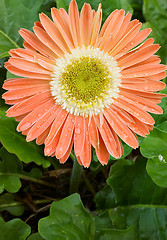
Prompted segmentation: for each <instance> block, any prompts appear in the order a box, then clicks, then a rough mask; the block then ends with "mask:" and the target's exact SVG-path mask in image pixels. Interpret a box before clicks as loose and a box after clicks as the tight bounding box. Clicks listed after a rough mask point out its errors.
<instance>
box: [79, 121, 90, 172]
mask: <svg viewBox="0 0 167 240" xmlns="http://www.w3.org/2000/svg"><path fill="white" fill-rule="evenodd" d="M79 157H80V159H81V162H82V164H83V166H84V167H87V168H88V167H89V165H90V163H91V143H90V139H89V134H88V119H87V118H86V119H85V142H84V147H83V150H82V152H81V153H80V155H79Z"/></svg>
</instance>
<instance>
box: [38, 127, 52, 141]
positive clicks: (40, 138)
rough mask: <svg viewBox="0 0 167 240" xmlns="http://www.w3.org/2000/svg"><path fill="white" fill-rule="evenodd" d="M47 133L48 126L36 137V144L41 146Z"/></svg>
mask: <svg viewBox="0 0 167 240" xmlns="http://www.w3.org/2000/svg"><path fill="white" fill-rule="evenodd" d="M49 131H50V126H49V127H48V128H47V129H46V130H45V131H44V132H43V133H42V134H41V135H39V136H38V137H37V139H36V144H38V145H42V144H43V143H44V142H45V139H46V138H47V136H48V134H49Z"/></svg>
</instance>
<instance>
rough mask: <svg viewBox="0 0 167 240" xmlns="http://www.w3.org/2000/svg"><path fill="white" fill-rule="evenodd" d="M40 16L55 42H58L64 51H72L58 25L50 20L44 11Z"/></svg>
mask: <svg viewBox="0 0 167 240" xmlns="http://www.w3.org/2000/svg"><path fill="white" fill-rule="evenodd" d="M39 17H40V21H41V23H42V25H43V27H44V28H45V31H46V32H47V33H48V35H49V36H50V37H51V38H52V39H53V41H54V42H55V44H57V45H58V46H59V47H60V48H61V50H62V51H63V52H64V53H66V52H70V50H69V47H68V45H67V43H66V42H65V41H64V39H63V37H62V35H61V33H60V31H59V30H58V28H57V27H56V25H55V24H54V23H53V22H52V21H51V20H50V18H49V17H47V16H46V15H45V14H44V13H40V14H39Z"/></svg>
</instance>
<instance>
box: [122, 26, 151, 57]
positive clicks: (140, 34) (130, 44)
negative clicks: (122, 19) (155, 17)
mask: <svg viewBox="0 0 167 240" xmlns="http://www.w3.org/2000/svg"><path fill="white" fill-rule="evenodd" d="M150 32H151V28H147V29H144V30H142V31H140V32H138V33H137V34H136V35H135V36H134V38H132V39H131V40H130V41H129V42H127V44H126V45H125V46H124V48H123V49H121V51H120V52H119V54H123V53H125V52H127V51H129V50H130V49H132V48H134V47H135V46H137V45H138V44H139V43H141V42H142V41H143V40H144V39H146V37H148V35H149V34H150ZM144 46H145V45H144V44H142V47H144ZM139 48H140V49H141V47H140V46H139V47H138V48H137V49H139ZM135 50H136V49H133V50H132V51H135Z"/></svg>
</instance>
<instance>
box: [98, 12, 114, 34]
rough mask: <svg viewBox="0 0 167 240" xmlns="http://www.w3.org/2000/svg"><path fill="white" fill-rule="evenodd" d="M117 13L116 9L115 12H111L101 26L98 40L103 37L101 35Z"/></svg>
mask: <svg viewBox="0 0 167 240" xmlns="http://www.w3.org/2000/svg"><path fill="white" fill-rule="evenodd" d="M117 12H118V9H116V10H115V11H113V12H112V13H111V14H110V15H109V16H108V18H107V19H106V21H105V22H104V24H103V26H102V29H101V31H100V34H99V38H101V37H103V35H104V34H105V31H106V29H107V27H108V25H109V23H110V22H111V21H112V18H113V17H114V16H115V14H116V13H117Z"/></svg>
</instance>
